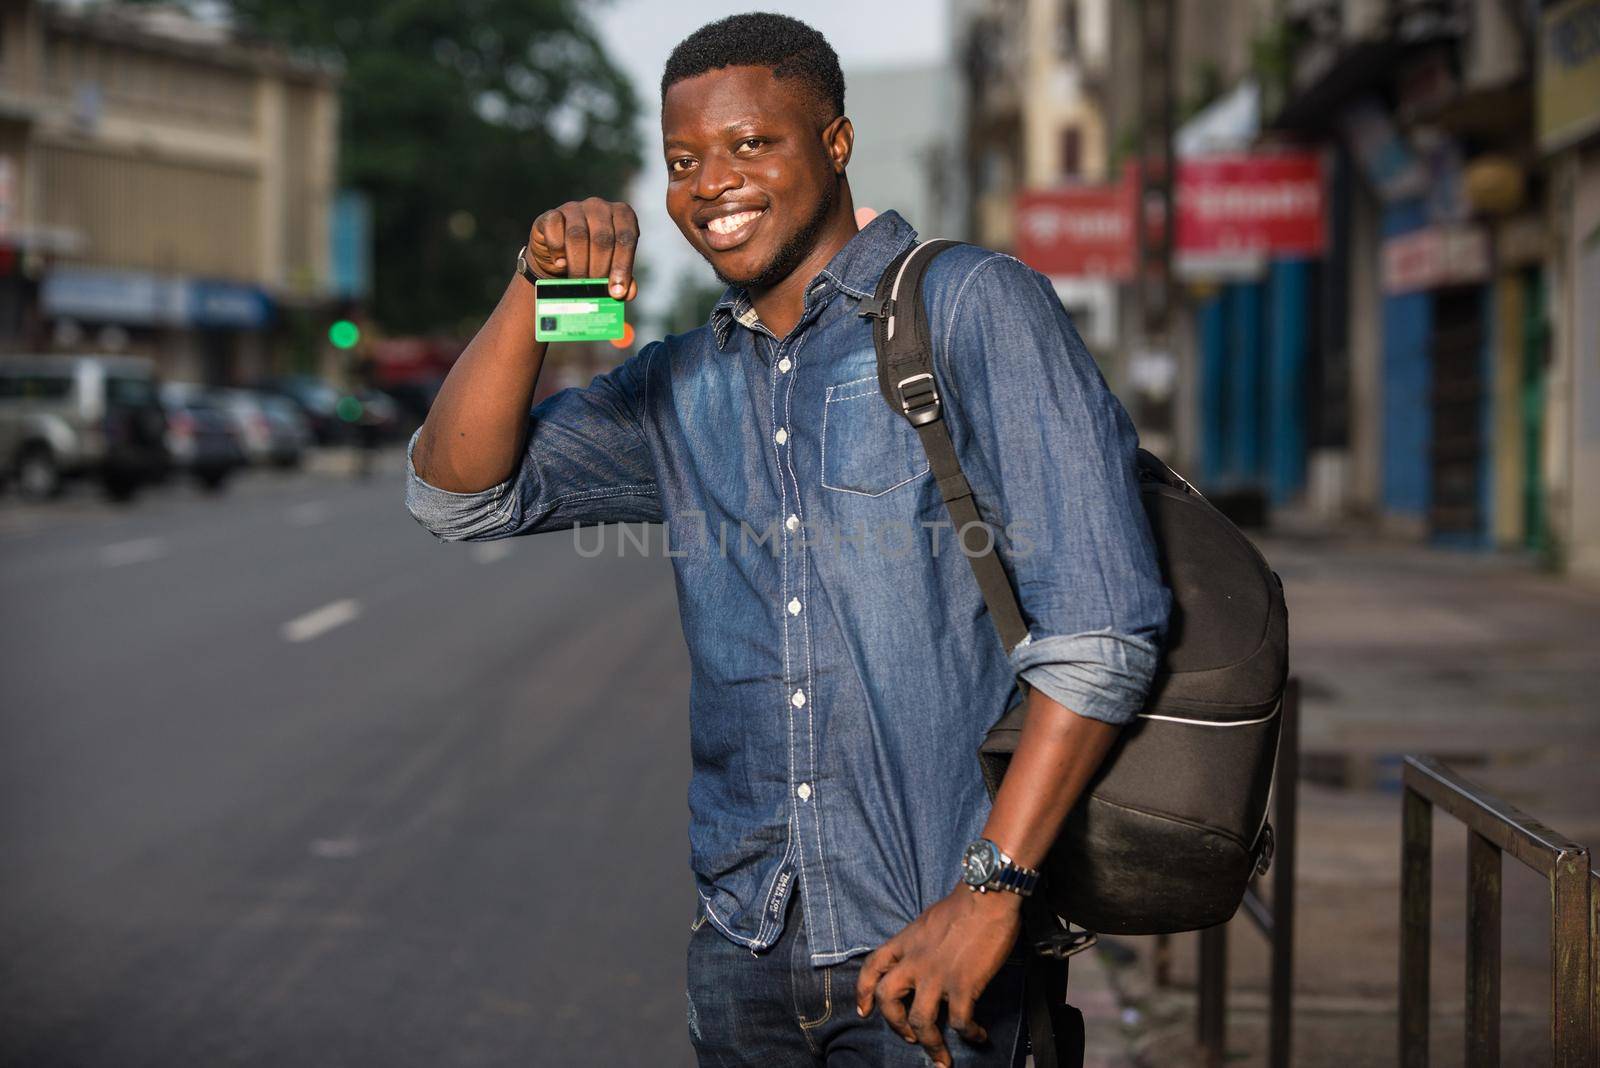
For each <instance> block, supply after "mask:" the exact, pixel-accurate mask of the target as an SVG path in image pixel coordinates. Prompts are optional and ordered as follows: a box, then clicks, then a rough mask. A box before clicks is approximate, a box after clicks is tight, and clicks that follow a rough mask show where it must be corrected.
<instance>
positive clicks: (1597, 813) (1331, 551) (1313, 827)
mask: <svg viewBox="0 0 1600 1068" xmlns="http://www.w3.org/2000/svg"><path fill="white" fill-rule="evenodd" d="M1262 548H1263V550H1264V551H1265V553H1266V555H1267V558H1268V560H1269V561H1271V563H1272V565H1273V566H1274V568H1276V569H1277V571H1278V572H1279V574H1281V575H1282V577H1283V580H1284V585H1285V589H1286V591H1287V594H1288V600H1289V626H1290V635H1291V649H1292V655H1293V662H1292V664H1291V670H1292V671H1293V672H1294V673H1295V674H1296V675H1298V676H1299V677H1300V679H1301V680H1302V694H1303V700H1302V743H1301V748H1302V754H1303V756H1302V782H1301V785H1300V790H1301V794H1300V825H1299V850H1300V859H1299V878H1298V883H1297V885H1298V893H1299V904H1298V910H1299V911H1298V917H1297V923H1296V931H1295V936H1296V945H1295V954H1296V963H1295V1020H1294V1051H1293V1063H1294V1064H1296V1065H1303V1066H1309V1068H1317V1066H1323V1065H1327V1066H1337V1068H1359V1066H1365V1065H1391V1064H1394V1063H1395V1061H1396V1057H1397V1054H1396V1027H1397V1024H1396V986H1397V982H1396V981H1397V975H1398V971H1399V912H1400V880H1399V872H1400V787H1399V777H1400V762H1401V759H1402V757H1403V756H1404V755H1406V754H1412V753H1426V754H1432V755H1434V756H1437V757H1439V758H1440V759H1442V760H1444V761H1445V762H1446V763H1447V764H1449V765H1451V766H1452V767H1454V768H1455V769H1456V770H1457V771H1459V772H1461V773H1463V774H1465V775H1466V776H1467V777H1468V778H1470V779H1473V780H1474V781H1476V782H1477V783H1479V784H1480V785H1482V786H1484V787H1486V788H1488V789H1490V790H1492V791H1494V792H1496V793H1498V794H1500V795H1501V796H1503V797H1505V798H1506V799H1507V800H1509V801H1510V802H1512V803H1513V804H1515V805H1518V806H1519V807H1521V808H1522V809H1524V810H1525V811H1527V812H1529V813H1531V814H1533V815H1535V816H1537V817H1538V818H1540V819H1542V820H1543V821H1545V822H1546V823H1548V824H1549V825H1550V826H1552V827H1554V828H1555V829H1556V830H1558V831H1560V832H1562V833H1564V834H1567V835H1570V836H1572V837H1573V838H1575V839H1577V840H1578V841H1580V842H1585V843H1588V844H1590V845H1591V846H1594V847H1600V775H1597V774H1596V771H1595V769H1596V768H1597V767H1600V712H1597V700H1596V693H1597V691H1600V643H1597V635H1600V590H1596V589H1594V588H1592V587H1584V586H1581V585H1579V584H1576V583H1574V582H1573V581H1572V580H1570V579H1567V578H1564V577H1562V576H1558V575H1551V574H1545V573H1541V572H1538V571H1536V570H1533V569H1532V568H1531V567H1529V566H1528V565H1527V564H1525V563H1523V562H1521V561H1519V560H1514V559H1507V558H1504V557H1497V556H1489V555H1479V554H1469V553H1457V552H1449V551H1441V550H1434V549H1428V548H1424V547H1418V546H1409V545H1396V544H1393V543H1383V542H1377V541H1369V540H1355V539H1339V538H1325V539H1318V538H1312V537H1299V538H1287V537H1280V538H1278V539H1273V540H1267V541H1264V542H1262ZM1504 870H1505V887H1504V895H1505V896H1504V924H1503V952H1504V963H1503V971H1502V983H1503V997H1502V1005H1503V1018H1502V1036H1503V1037H1502V1046H1503V1050H1504V1053H1505V1056H1506V1061H1507V1063H1508V1064H1538V1063H1547V1062H1548V1060H1549V1057H1550V1051H1549V1024H1548V1016H1549V997H1550V979H1549V941H1548V939H1549V922H1550V920H1549V900H1548V893H1547V891H1546V889H1545V886H1544V883H1543V882H1542V881H1541V880H1540V879H1539V878H1538V877H1537V876H1535V875H1534V874H1533V873H1532V872H1531V871H1528V870H1527V869H1525V868H1523V867H1522V866H1521V865H1520V864H1518V863H1517V862H1516V861H1514V860H1511V859H1509V858H1508V859H1507V861H1506V864H1505V869H1504ZM1465 882H1466V836H1465V832H1464V830H1463V829H1462V828H1461V826H1460V825H1459V824H1457V823H1455V821H1453V820H1451V819H1450V818H1448V817H1447V816H1443V815H1440V816H1437V817H1436V818H1435V844H1434V876H1433V885H1434V906H1433V909H1434V915H1433V932H1434V933H1433V945H1434V953H1433V1006H1434V1014H1435V1018H1434V1023H1433V1039H1432V1045H1433V1062H1432V1063H1434V1064H1435V1065H1441V1064H1443V1065H1450V1064H1458V1063H1460V1062H1461V1059H1462V1041H1463V1040H1462V1033H1463V1032H1462V1025H1463V1009H1464V1005H1465V993H1464V992H1465V981H1466V980H1465V966H1464V955H1465V939H1464V929H1465V923H1466V919H1465ZM1103 941H1104V942H1105V943H1106V948H1105V949H1104V950H1102V951H1101V953H1100V956H1099V958H1098V959H1099V961H1100V962H1101V967H1102V968H1103V969H1104V978H1105V980H1106V981H1107V982H1109V983H1110V984H1111V985H1112V988H1113V990H1114V991H1115V998H1116V1004H1115V1007H1114V1008H1113V1009H1109V1010H1106V1011H1103V1012H1099V1013H1097V1015H1096V1017H1095V1018H1094V1019H1092V1020H1091V1022H1090V1024H1089V1026H1090V1033H1091V1036H1092V1037H1091V1041H1092V1042H1093V1041H1094V1036H1096V1035H1098V1037H1099V1039H1100V1040H1101V1042H1102V1044H1105V1043H1106V1042H1109V1041H1110V1040H1111V1038H1112V1037H1118V1038H1120V1039H1121V1041H1122V1042H1123V1048H1125V1049H1128V1050H1131V1053H1130V1054H1128V1055H1127V1056H1128V1057H1129V1058H1131V1059H1125V1060H1122V1061H1117V1060H1114V1059H1113V1060H1102V1061H1100V1062H1091V1063H1103V1064H1120V1063H1134V1064H1143V1065H1150V1066H1161V1068H1166V1066H1169V1065H1190V1064H1198V1063H1200V1062H1199V1057H1198V1053H1197V1051H1196V1050H1195V1048H1194V1040H1193V1036H1194V1003H1195V997H1194V975H1195V950H1196V942H1197V939H1196V937H1195V936H1194V935H1181V936H1177V937H1175V938H1174V939H1173V942H1172V948H1173V960H1172V981H1173V982H1172V986H1170V987H1169V988H1167V989H1163V990H1157V989H1155V988H1154V987H1153V985H1152V983H1151V974H1152V968H1151V961H1150V957H1151V951H1152V949H1153V946H1154V940H1153V939H1146V938H1138V939H1126V940H1122V941H1121V942H1117V941H1114V940H1103ZM1119 948H1120V949H1122V950H1124V951H1125V952H1124V953H1122V954H1121V956H1122V957H1125V958H1126V962H1125V963H1118V964H1115V965H1112V964H1110V963H1109V962H1110V961H1113V960H1116V959H1117V957H1114V956H1113V954H1115V953H1116V951H1117V950H1118V949H1119ZM1228 957H1229V968H1230V988H1229V992H1228V1005H1229V1018H1228V1037H1229V1043H1228V1063H1229V1064H1230V1065H1258V1064H1265V1063H1266V1059H1265V1058H1266V1027H1267V1016H1266V1009H1267V996H1266V991H1267V947H1266V943H1265V941H1264V939H1262V937H1261V936H1260V935H1259V934H1258V933H1257V932H1256V931H1255V929H1254V927H1253V926H1251V925H1250V924H1249V923H1248V921H1246V920H1243V919H1240V920H1239V921H1238V922H1236V923H1233V924H1231V925H1230V928H1229V946H1228ZM1085 971H1087V969H1078V970H1075V971H1074V975H1073V989H1074V994H1075V995H1076V994H1078V993H1079V992H1080V990H1081V991H1082V993H1083V994H1084V995H1085V996H1089V997H1091V998H1094V999H1099V998H1100V997H1101V994H1100V992H1099V990H1098V989H1093V987H1094V984H1091V983H1088V982H1087V980H1088V977H1087V976H1086V975H1084V972H1085ZM1080 977H1082V978H1084V979H1085V981H1086V983H1085V987H1080V985H1079V980H1080ZM1074 1000H1076V998H1074ZM1134 1017H1136V1018H1137V1020H1138V1026H1137V1027H1135V1028H1133V1029H1132V1032H1131V1033H1129V1034H1127V1035H1126V1037H1123V1036H1122V1034H1121V1032H1122V1031H1123V1025H1122V1021H1123V1019H1124V1018H1129V1019H1132V1018H1134Z"/></svg>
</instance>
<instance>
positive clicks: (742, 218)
mask: <svg viewBox="0 0 1600 1068" xmlns="http://www.w3.org/2000/svg"><path fill="white" fill-rule="evenodd" d="M760 214H761V213H760V212H759V211H741V212H739V213H738V214H737V215H724V216H722V217H721V218H720V219H712V220H711V221H710V222H708V223H706V229H708V230H710V231H711V232H712V233H714V234H731V233H733V232H734V231H735V230H737V229H739V227H741V226H743V225H744V224H745V223H747V222H749V221H750V220H751V219H754V218H755V217H756V216H757V215H760Z"/></svg>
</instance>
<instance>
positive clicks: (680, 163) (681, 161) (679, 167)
mask: <svg viewBox="0 0 1600 1068" xmlns="http://www.w3.org/2000/svg"><path fill="white" fill-rule="evenodd" d="M692 163H694V160H692V159H690V158H689V157H688V156H680V157H678V158H677V159H672V160H668V161H667V170H669V171H672V172H673V173H674V174H676V173H678V172H679V171H683V170H686V169H688V167H689V165H690V164H692Z"/></svg>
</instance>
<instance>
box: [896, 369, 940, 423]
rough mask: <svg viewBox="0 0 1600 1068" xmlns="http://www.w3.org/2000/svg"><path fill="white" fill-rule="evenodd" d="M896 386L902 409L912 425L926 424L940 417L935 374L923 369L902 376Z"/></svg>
mask: <svg viewBox="0 0 1600 1068" xmlns="http://www.w3.org/2000/svg"><path fill="white" fill-rule="evenodd" d="M907 386H909V387H910V388H909V389H907V388H906V387H907ZM894 388H895V391H896V392H897V393H899V394H900V411H901V412H903V413H905V417H906V418H907V419H908V420H910V421H911V425H912V426H926V425H927V424H928V423H931V422H933V421H934V420H935V419H937V418H939V387H938V386H937V384H935V382H934V380H933V375H931V374H929V373H928V372H927V371H923V372H921V373H919V374H914V375H911V376H910V377H908V378H902V379H901V380H900V381H899V382H896V383H895V387H894Z"/></svg>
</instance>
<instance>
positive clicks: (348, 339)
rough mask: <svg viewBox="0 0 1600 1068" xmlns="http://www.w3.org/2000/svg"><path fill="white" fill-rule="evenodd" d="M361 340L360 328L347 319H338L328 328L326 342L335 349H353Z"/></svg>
mask: <svg viewBox="0 0 1600 1068" xmlns="http://www.w3.org/2000/svg"><path fill="white" fill-rule="evenodd" d="M360 340H361V328H360V327H359V326H357V325H356V324H355V323H354V322H353V321H351V320H349V319H338V320H336V321H335V322H334V324H333V325H332V326H330V327H328V341H329V342H331V343H332V344H333V347H334V348H336V349H353V348H355V347H356V343H357V342H359V341H360Z"/></svg>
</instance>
